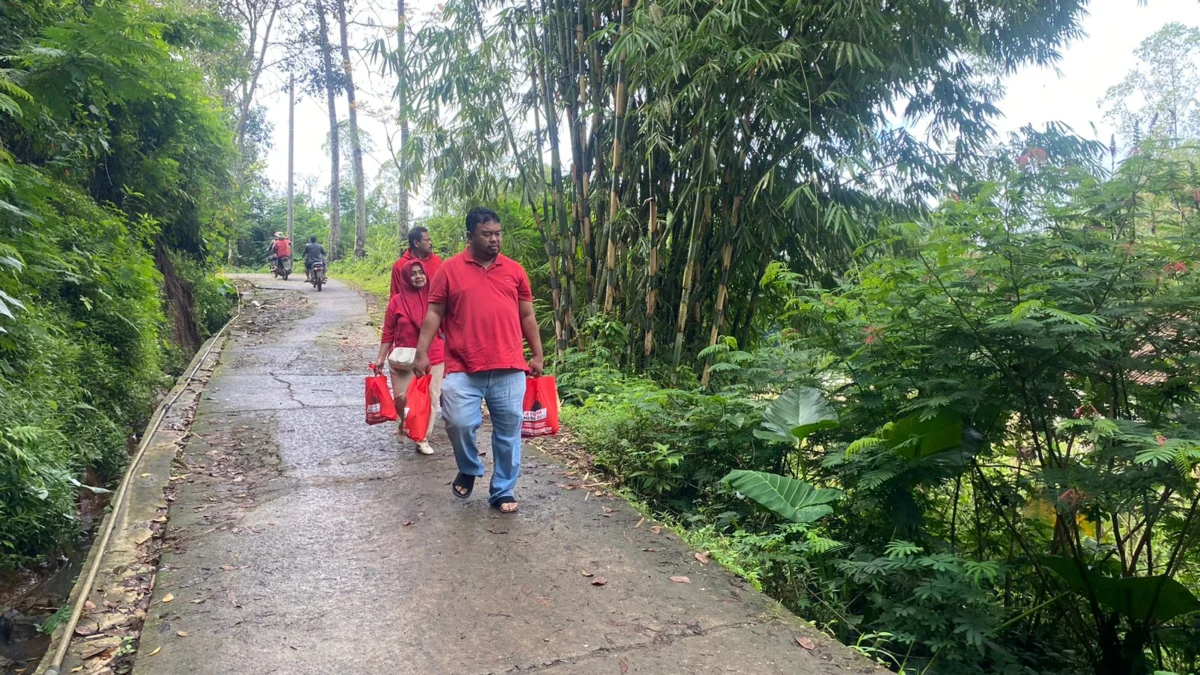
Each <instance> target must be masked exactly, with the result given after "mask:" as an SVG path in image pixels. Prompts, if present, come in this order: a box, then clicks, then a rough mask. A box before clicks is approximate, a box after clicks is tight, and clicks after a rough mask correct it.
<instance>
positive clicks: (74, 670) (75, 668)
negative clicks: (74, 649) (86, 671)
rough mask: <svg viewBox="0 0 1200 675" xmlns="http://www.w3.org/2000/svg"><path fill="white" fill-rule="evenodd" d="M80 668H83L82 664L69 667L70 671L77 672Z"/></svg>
mask: <svg viewBox="0 0 1200 675" xmlns="http://www.w3.org/2000/svg"><path fill="white" fill-rule="evenodd" d="M81 670H83V666H75V667H74V668H72V669H71V672H72V673H78V672H79V671H81Z"/></svg>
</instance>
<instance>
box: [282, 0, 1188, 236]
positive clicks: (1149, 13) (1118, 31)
mask: <svg viewBox="0 0 1200 675" xmlns="http://www.w3.org/2000/svg"><path fill="white" fill-rule="evenodd" d="M434 2H435V0H415V1H414V0H409V3H408V6H409V7H410V8H411V9H410V19H411V20H412V21H414V23H415V25H420V22H422V21H423V20H424V19H423V16H422V15H423V14H424V13H426V12H427V11H428V10H429V9H430V8H431V7H432V5H433V4H434ZM1089 11H1090V14H1089V16H1087V17H1086V18H1085V19H1084V22H1083V29H1084V32H1085V33H1086V35H1085V36H1084V37H1082V38H1080V39H1078V40H1076V41H1075V42H1074V43H1072V44H1070V45H1069V46H1068V47H1067V49H1066V50H1065V51H1064V52H1063V57H1062V59H1061V60H1060V61H1059V63H1058V64H1057V66H1056V68H1033V67H1030V68H1025V69H1024V70H1022V71H1020V72H1018V73H1016V74H1015V75H1013V76H1011V77H1010V78H1008V80H1007V83H1006V89H1007V91H1006V95H1005V97H1004V99H1003V101H1002V102H1001V103H1000V110H1001V111H1002V112H1003V113H1004V117H1003V118H1001V119H999V120H996V123H995V126H996V128H997V130H998V131H1000V132H1001V133H1005V132H1007V131H1010V130H1014V129H1017V128H1020V127H1022V126H1025V125H1026V124H1034V125H1035V126H1039V127H1040V126H1042V125H1044V124H1045V123H1046V122H1050V121H1061V122H1065V123H1066V124H1068V125H1070V126H1071V127H1072V128H1073V129H1074V130H1075V131H1076V133H1078V134H1080V135H1082V136H1085V137H1088V138H1097V139H1099V140H1102V141H1104V142H1105V143H1107V141H1108V138H1109V134H1110V133H1111V127H1110V126H1109V125H1108V124H1107V123H1105V121H1104V119H1103V116H1102V114H1101V111H1100V109H1099V107H1098V105H1097V101H1098V100H1099V99H1100V98H1101V97H1102V96H1103V95H1104V92H1105V90H1106V89H1108V87H1110V86H1112V85H1113V84H1116V83H1117V82H1118V81H1119V80H1120V79H1121V78H1122V77H1124V75H1125V73H1126V72H1128V71H1129V70H1130V69H1131V68H1132V67H1133V66H1134V65H1135V64H1136V59H1135V58H1134V56H1133V50H1134V49H1135V48H1136V47H1137V45H1138V43H1140V42H1141V41H1142V40H1144V39H1145V38H1146V37H1148V36H1149V35H1150V34H1152V33H1154V32H1155V31H1157V30H1158V29H1159V28H1161V27H1162V26H1163V25H1164V24H1166V23H1168V22H1171V21H1179V22H1182V23H1185V24H1188V25H1191V26H1200V3H1198V2H1197V0H1149V2H1148V3H1146V4H1145V5H1139V3H1138V2H1137V0H1093V2H1092V3H1091V5H1090V8H1089ZM360 18H361V17H360ZM378 20H381V21H385V22H387V23H393V22H394V17H392V16H391V15H386V16H380V17H379V19H378ZM359 33H360V34H359V35H354V34H353V33H352V35H351V42H352V43H358V44H366V42H367V40H368V39H371V38H372V37H374V35H375V34H374V33H370V32H367V31H366V29H361V30H359ZM370 71H371V69H370V68H369V67H368V64H360V65H359V66H358V67H357V69H356V72H355V75H356V78H357V81H356V82H355V84H356V85H357V86H358V87H359V88H360V91H359V109H360V114H359V124H360V126H361V128H362V129H363V130H364V131H365V132H366V133H367V134H369V135H370V136H371V139H372V141H373V144H374V146H375V151H374V152H373V153H371V154H370V155H368V156H366V157H365V158H364V165H365V171H366V175H367V180H368V182H371V181H372V178H373V177H374V176H375V173H376V171H377V170H378V168H379V165H380V163H382V162H390V161H391V160H390V156H389V154H388V151H387V143H386V136H387V134H388V133H389V132H390V133H393V134H394V133H395V129H394V127H391V126H385V124H384V123H383V122H380V121H379V120H377V119H374V118H373V117H372V116H371V115H370V114H364V113H363V111H367V110H381V109H383V108H385V107H386V106H387V105H388V104H389V102H390V98H391V87H392V83H391V82H385V81H383V80H382V79H381V78H380V77H379V76H378V75H376V74H374V73H372V72H370ZM264 80H265V86H264V89H263V92H262V96H261V97H260V101H261V102H262V103H263V104H264V105H266V106H267V110H268V118H269V119H270V121H271V122H272V123H273V124H274V133H273V139H274V141H273V142H274V145H273V147H272V148H271V150H270V152H269V153H268V156H267V177H268V178H269V179H270V180H271V182H272V183H273V184H274V185H276V186H277V187H278V188H280V189H283V188H284V187H285V186H286V185H287V119H288V104H287V92H286V89H285V86H286V85H285V83H286V74H283V73H273V74H271V75H270V76H266V75H264ZM346 114H347V108H346V101H345V97H342V98H341V99H340V100H339V111H338V115H339V119H345V118H346ZM1092 125H1095V127H1096V129H1097V131H1096V132H1093V131H1092ZM328 132H329V119H328V114H327V112H326V104H325V101H324V99H323V98H321V99H313V98H310V97H304V96H302V97H301V98H300V99H298V101H297V103H296V143H295V145H296V156H295V163H296V190H297V192H302V191H305V190H307V189H312V190H315V191H318V192H320V191H323V190H325V189H327V188H326V185H327V184H328V173H329V160H328V157H327V155H326V153H325V150H324V149H323V145H324V143H325V138H326V135H327V134H328ZM418 201H420V200H418ZM413 208H414V212H415V215H420V214H421V213H423V212H424V211H425V205H424V204H421V203H414V204H413Z"/></svg>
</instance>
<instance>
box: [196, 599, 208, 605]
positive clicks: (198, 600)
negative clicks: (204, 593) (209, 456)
mask: <svg viewBox="0 0 1200 675" xmlns="http://www.w3.org/2000/svg"><path fill="white" fill-rule="evenodd" d="M207 599H208V598H196V599H195V600H193V601H192V604H193V605H203V604H204V601H205V600H207Z"/></svg>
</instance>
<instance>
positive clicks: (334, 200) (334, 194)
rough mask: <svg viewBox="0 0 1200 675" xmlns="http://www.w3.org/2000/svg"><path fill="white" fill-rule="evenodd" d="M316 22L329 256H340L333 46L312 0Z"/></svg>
mask: <svg viewBox="0 0 1200 675" xmlns="http://www.w3.org/2000/svg"><path fill="white" fill-rule="evenodd" d="M316 6H317V25H318V28H319V29H320V36H319V39H320V41H321V68H322V70H323V71H324V75H325V101H326V103H327V104H328V106H329V162H330V170H329V248H328V250H327V251H326V252H327V253H328V254H329V259H330V260H331V261H332V260H337V259H338V258H339V257H340V256H341V245H342V202H341V189H342V185H341V184H342V181H341V172H342V157H341V149H340V146H341V143H339V138H338V119H337V81H338V80H337V76H336V74H335V71H334V70H333V48H332V47H331V46H330V44H329V23H328V22H327V21H326V20H325V4H324V3H323V1H322V0H316Z"/></svg>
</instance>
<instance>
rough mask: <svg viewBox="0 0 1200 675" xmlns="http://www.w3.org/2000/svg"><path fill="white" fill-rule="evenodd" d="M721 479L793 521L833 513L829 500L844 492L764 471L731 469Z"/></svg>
mask: <svg viewBox="0 0 1200 675" xmlns="http://www.w3.org/2000/svg"><path fill="white" fill-rule="evenodd" d="M722 480H723V481H724V482H726V483H729V484H730V485H731V486H732V487H733V489H735V490H737V491H738V492H740V493H742V494H743V495H745V496H747V497H749V498H750V499H753V500H754V501H756V502H758V503H759V504H762V505H763V506H765V507H767V508H768V509H771V510H772V511H774V512H775V513H778V514H779V515H781V516H783V517H784V518H787V519H788V520H790V521H792V522H793V523H811V522H813V521H814V520H817V519H818V518H823V517H825V516H827V515H829V514H831V513H833V507H831V506H829V502H832V501H835V500H837V499H839V498H840V497H841V496H842V491H841V490H835V489H833V488H815V487H813V486H811V485H809V484H808V483H804V482H802V481H798V480H795V479H793V478H788V477H787V476H780V475H778V474H773V473H766V472H764V471H730V472H729V475H727V476H725V478H723V479H722Z"/></svg>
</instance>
